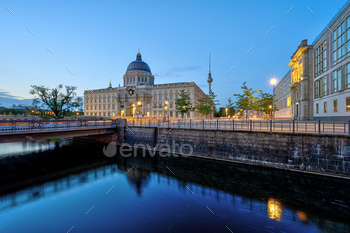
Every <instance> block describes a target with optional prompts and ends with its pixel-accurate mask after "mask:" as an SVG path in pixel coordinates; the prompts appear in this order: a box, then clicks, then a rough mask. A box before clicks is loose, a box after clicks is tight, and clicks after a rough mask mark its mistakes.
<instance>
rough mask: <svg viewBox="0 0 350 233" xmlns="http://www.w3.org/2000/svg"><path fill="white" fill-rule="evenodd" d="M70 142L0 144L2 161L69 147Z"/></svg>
mask: <svg viewBox="0 0 350 233" xmlns="http://www.w3.org/2000/svg"><path fill="white" fill-rule="evenodd" d="M69 142H70V140H66V139H59V138H55V139H47V140H44V141H42V142H31V141H28V142H9V143H0V159H2V158H5V157H8V156H18V155H28V154H31V153H37V152H44V151H47V150H54V149H55V148H56V147H61V146H64V145H67V144H68V143H69Z"/></svg>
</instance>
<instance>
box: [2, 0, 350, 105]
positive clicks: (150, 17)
mask: <svg viewBox="0 0 350 233" xmlns="http://www.w3.org/2000/svg"><path fill="white" fill-rule="evenodd" d="M345 3H346V0H334V1H321V0H304V1H301V0H299V1H296V0H294V1H293V0H283V1H281V0H254V1H253V0H250V1H238V0H233V1H205V0H202V1H197V0H191V1H181V0H180V1H138V0H134V1H119V0H114V1H112V0H111V1H106V0H99V1H82V0H81V1H77V0H75V1H72V0H70V1H66V0H60V1H47V0H45V1H39V0H36V1H33V0H28V1H23V0H22V1H16V0H11V1H2V0H0V51H1V53H0V54H1V55H0V97H13V98H17V99H27V98H32V96H31V95H30V94H29V90H30V86H31V85H44V86H48V87H56V86H57V85H58V84H61V83H62V84H64V85H71V86H77V87H78V89H77V94H78V96H82V95H83V92H84V90H87V89H98V88H106V87H108V84H109V81H110V80H111V82H112V85H113V86H118V85H119V84H121V85H122V79H123V75H124V74H125V72H126V68H127V66H128V65H129V63H130V62H132V61H133V60H135V59H136V54H137V51H138V49H140V51H141V54H142V59H143V61H145V62H147V64H148V65H149V66H150V68H151V71H152V73H153V75H154V76H155V83H156V84H161V83H171V82H191V81H193V82H196V84H197V85H198V86H199V87H200V88H202V90H204V91H205V92H207V90H208V84H207V82H206V80H207V76H208V56H209V53H211V63H212V66H211V68H212V77H213V79H214V82H213V84H212V86H213V91H214V93H215V94H217V98H218V100H219V101H220V105H221V106H224V105H225V104H227V99H228V98H229V97H232V98H233V94H234V93H240V91H241V89H240V86H241V85H242V84H243V82H247V83H246V85H247V86H248V87H252V88H253V89H258V90H262V91H264V92H272V87H271V85H270V84H269V80H270V79H271V78H276V79H277V80H281V79H282V78H283V76H284V75H285V74H286V73H287V72H288V70H289V69H290V68H289V66H288V63H289V61H290V59H291V56H292V55H293V53H294V52H295V50H296V49H297V47H298V45H299V44H300V42H301V41H302V40H304V39H308V43H309V44H312V42H313V40H314V39H315V38H316V37H317V36H318V35H319V34H320V33H321V31H322V30H323V29H324V27H325V26H326V25H327V24H328V22H329V21H330V20H331V19H332V18H333V16H334V15H335V14H336V13H337V12H338V10H339V9H340V8H341V7H342V6H343V5H344V4H345Z"/></svg>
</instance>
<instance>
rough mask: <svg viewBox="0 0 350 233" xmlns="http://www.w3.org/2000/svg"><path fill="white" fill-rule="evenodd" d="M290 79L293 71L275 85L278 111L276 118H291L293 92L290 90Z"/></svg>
mask: <svg viewBox="0 0 350 233" xmlns="http://www.w3.org/2000/svg"><path fill="white" fill-rule="evenodd" d="M290 80H291V72H290V71H288V73H287V74H286V75H285V76H284V77H283V79H282V80H281V81H279V82H278V84H277V85H276V87H275V100H276V101H275V106H276V107H277V109H278V110H277V111H275V119H276V120H291V119H292V112H291V92H290Z"/></svg>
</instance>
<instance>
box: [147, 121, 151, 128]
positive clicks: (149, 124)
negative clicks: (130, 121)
mask: <svg viewBox="0 0 350 233" xmlns="http://www.w3.org/2000/svg"><path fill="white" fill-rule="evenodd" d="M148 127H151V119H148Z"/></svg>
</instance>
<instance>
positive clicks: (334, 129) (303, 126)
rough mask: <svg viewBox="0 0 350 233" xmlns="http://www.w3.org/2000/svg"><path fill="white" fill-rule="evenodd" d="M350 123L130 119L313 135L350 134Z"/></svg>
mask: <svg viewBox="0 0 350 233" xmlns="http://www.w3.org/2000/svg"><path fill="white" fill-rule="evenodd" d="M349 123H350V121H349V122H347V123H343V122H321V121H295V120H293V121H252V120H250V121H241V120H219V119H217V120H180V119H179V120H175V121H165V120H156V119H142V118H139V119H128V120H127V125H128V126H141V127H158V128H178V129H206V130H207V129H209V130H210V129H212V130H232V131H233V130H243V131H258V132H289V133H313V134H342V135H344V134H348V135H349V134H350V133H349V132H350V130H349V127H350V124H349Z"/></svg>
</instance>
